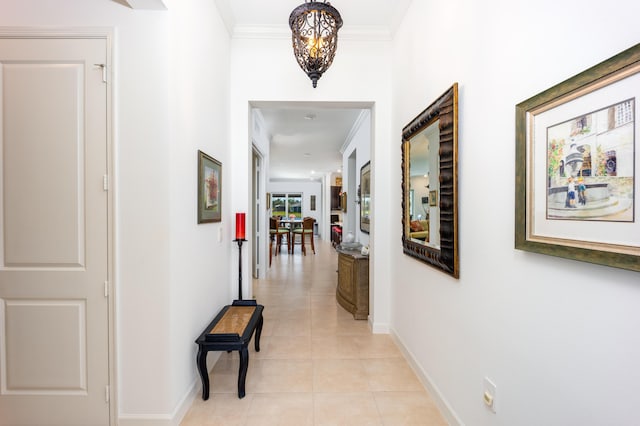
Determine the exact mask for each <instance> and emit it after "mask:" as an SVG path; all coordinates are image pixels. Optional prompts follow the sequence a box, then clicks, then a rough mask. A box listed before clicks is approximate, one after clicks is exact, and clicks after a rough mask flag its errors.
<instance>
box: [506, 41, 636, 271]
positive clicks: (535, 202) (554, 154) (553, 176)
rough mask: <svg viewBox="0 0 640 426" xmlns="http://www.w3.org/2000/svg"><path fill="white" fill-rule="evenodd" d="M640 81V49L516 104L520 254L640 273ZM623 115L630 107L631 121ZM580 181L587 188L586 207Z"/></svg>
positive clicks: (611, 59) (516, 207)
mask: <svg viewBox="0 0 640 426" xmlns="http://www.w3.org/2000/svg"><path fill="white" fill-rule="evenodd" d="M639 83H640V44H637V45H635V46H633V47H631V48H629V49H627V50H625V51H624V52H621V53H619V54H617V55H615V56H614V57H612V58H610V59H607V60H606V61H604V62H601V63H599V64H598V65H595V66H593V67H591V68H589V69H587V70H586V71H584V72H582V73H580V74H578V75H576V76H574V77H571V78H569V79H568V80H566V81H563V82H562V83H559V84H557V85H555V86H553V87H551V88H549V89H547V90H545V91H543V92H541V93H539V94H537V95H535V96H533V97H531V98H529V99H527V100H525V101H523V102H521V103H519V104H518V105H516V123H515V124H516V164H515V166H516V167H515V170H516V176H515V200H516V202H515V248H516V249H519V250H524V251H529V252H534V253H540V254H545V255H551V256H558V257H563V258H567V259H572V260H578V261H583V262H589V263H594V264H600V265H606V266H610V267H615V268H622V269H629V270H633V271H640V217H638V215H639V211H640V209H639V208H638V204H637V203H638V199H640V197H639V196H638V193H639V185H638V182H637V180H638V165H639V164H640V160H639V157H640V149H639V147H638V143H637V142H636V140H635V139H636V137H635V135H638V134H640V133H639V132H638V130H639V129H638V124H639V120H637V119H635V117H636V115H637V114H636V113H635V110H636V108H637V105H638V103H637V99H640V84H639ZM622 107H624V108H622ZM623 109H627V110H628V109H631V111H630V112H629V111H627V114H626V116H627V118H626V119H625V118H619V112H620V111H621V110H623ZM563 125H564V126H565V128H566V130H565V131H564V133H562V132H558V129H561V128H562V126H563ZM622 126H627V127H628V126H631V127H630V128H629V127H628V128H622ZM596 130H597V131H596ZM614 130H615V131H616V132H617V134H616V135H615V137H613V135H612V136H611V137H609V138H608V139H609V140H607V139H606V138H607V135H606V132H612V131H614ZM558 133H560V134H561V135H566V136H554V135H556V134H558ZM603 134H604V136H603ZM596 138H600V139H596ZM598 140H599V141H601V142H598ZM612 141H615V143H617V144H618V145H613V148H612V143H613V142H612ZM598 144H602V145H604V148H603V147H601V146H600V145H598ZM607 144H608V145H607ZM616 146H618V147H622V148H621V149H620V151H621V152H620V154H622V155H618V158H617V161H618V166H619V167H618V169H617V171H616V169H615V167H616V162H615V161H616V156H615V152H616V151H615V149H614V148H615V147H616ZM559 147H560V148H559ZM612 152H613V157H612V158H613V161H614V162H613V164H610V163H609V162H610V160H611V153H612ZM572 156H573V157H572ZM607 156H609V157H607ZM570 162H573V164H571V167H569V163H570ZM623 162H624V164H623ZM601 163H603V164H602V167H604V168H602V167H600V165H601ZM585 165H588V167H586V166H585ZM610 167H613V172H612V170H611V169H610ZM578 182H580V183H581V185H580V186H582V185H584V184H586V198H585V199H586V200H587V201H586V202H584V199H582V197H580V201H581V202H583V203H582V204H583V205H577V203H576V201H577V198H578V195H576V192H582V191H584V186H582V188H579V187H577V186H578ZM582 182H584V184H583V183H582ZM590 185H591V189H592V192H591V194H592V195H593V196H592V195H590V194H589V189H590V188H589V186H590ZM616 185H617V186H624V189H625V190H624V191H620V190H618V189H617V188H615V186H616ZM596 187H597V188H596ZM610 187H613V189H611V188H610ZM596 189H597V190H598V191H600V193H601V194H599V193H597V192H596ZM554 197H555V198H556V199H559V202H558V201H554ZM603 197H604V200H605V201H606V202H608V201H609V200H608V199H607V198H606V197H609V198H612V197H617V199H615V200H611V202H609V205H611V206H613V207H612V208H611V210H610V211H607V210H604V208H601V207H602V206H605V203H604V202H603V201H602V199H603ZM565 198H566V202H565V201H564V200H565ZM596 200H597V201H598V203H601V204H602V206H601V205H599V204H597V203H596ZM563 204H564V205H563ZM590 204H591V205H590ZM596 209H600V211H596V212H594V211H595V210H596ZM616 209H617V210H616ZM588 210H592V211H590V212H589V211H588Z"/></svg>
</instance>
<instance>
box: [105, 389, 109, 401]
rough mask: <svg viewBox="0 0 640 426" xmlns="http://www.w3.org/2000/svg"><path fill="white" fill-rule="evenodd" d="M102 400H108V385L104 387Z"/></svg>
mask: <svg viewBox="0 0 640 426" xmlns="http://www.w3.org/2000/svg"><path fill="white" fill-rule="evenodd" d="M104 401H105V402H109V385H107V386H105V387H104Z"/></svg>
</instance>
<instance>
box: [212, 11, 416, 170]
mask: <svg viewBox="0 0 640 426" xmlns="http://www.w3.org/2000/svg"><path fill="white" fill-rule="evenodd" d="M411 1H412V0H334V1H333V2H332V6H333V7H335V8H336V9H337V10H338V11H339V12H340V15H341V16H342V19H343V21H344V24H343V27H342V28H341V29H340V33H339V35H340V36H341V37H343V38H351V37H353V38H356V37H358V38H362V37H365V38H367V37H369V38H371V36H374V37H376V38H383V39H390V38H391V37H392V35H393V33H394V32H395V30H396V28H397V26H398V24H399V23H400V21H401V19H402V16H403V15H404V13H405V11H406V9H407V7H408V6H409V4H410V3H411ZM303 2H304V1H303V0H271V1H269V2H265V1H258V0H215V3H216V6H217V7H218V10H219V11H220V14H221V16H222V18H223V20H224V22H225V25H226V26H227V29H228V30H229V33H230V34H231V36H232V37H235V36H242V35H243V34H253V35H255V34H260V33H265V34H270V35H273V34H280V35H282V36H286V35H288V36H290V32H289V14H290V13H291V11H292V10H293V9H294V8H295V7H297V6H298V5H300V4H302V3H303ZM292 54H293V53H292ZM338 54H340V53H339V50H338ZM300 72H302V71H300ZM309 84H311V82H309ZM257 109H258V110H259V112H260V113H261V114H262V117H263V119H264V126H265V128H266V133H267V134H269V135H270V136H271V143H270V154H269V177H270V179H271V180H301V179H320V178H321V177H322V176H323V175H325V174H328V173H333V172H338V171H339V168H340V167H341V165H342V154H341V153H340V149H341V148H342V147H343V145H345V142H348V140H349V137H350V136H351V132H352V131H353V130H354V126H356V125H357V123H358V120H359V117H360V116H361V114H362V112H363V110H362V109H361V107H349V108H345V107H344V106H340V105H333V106H327V105H325V104H320V103H317V104H316V103H312V102H309V103H305V105H299V104H298V105H296V104H273V106H270V105H267V106H260V107H258V108H257Z"/></svg>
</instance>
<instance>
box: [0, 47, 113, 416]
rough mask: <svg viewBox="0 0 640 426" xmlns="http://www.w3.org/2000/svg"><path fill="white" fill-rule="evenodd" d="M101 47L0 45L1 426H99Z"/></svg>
mask: <svg viewBox="0 0 640 426" xmlns="http://www.w3.org/2000/svg"><path fill="white" fill-rule="evenodd" d="M106 57H107V43H106V39H100V38H97V39H61V38H56V39H44V38H41V39H38V38H25V39H18V38H0V97H1V102H0V109H1V111H0V112H1V114H0V148H1V149H0V153H1V160H0V166H1V167H2V173H1V174H0V234H1V235H0V343H1V346H0V425H26V424H31V425H33V424H47V425H57V424H60V425H63V424H64V425H108V424H109V403H108V402H107V398H106V395H105V394H106V389H107V386H108V384H109V362H108V361H109V346H108V344H109V316H108V299H107V297H106V296H105V291H104V288H105V282H107V280H108V279H109V277H108V229H107V224H108V221H107V218H108V205H107V201H108V197H107V192H106V191H105V189H104V187H103V177H104V176H105V175H106V174H107V147H108V145H107V126H106V123H107V85H106V84H105V83H104V82H103V73H102V69H101V68H100V67H96V66H95V64H106Z"/></svg>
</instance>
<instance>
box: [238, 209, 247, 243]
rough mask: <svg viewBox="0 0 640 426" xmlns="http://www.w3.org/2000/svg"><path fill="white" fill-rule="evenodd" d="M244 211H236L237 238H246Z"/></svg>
mask: <svg viewBox="0 0 640 426" xmlns="http://www.w3.org/2000/svg"><path fill="white" fill-rule="evenodd" d="M244 215H245V214H244V213H236V240H244Z"/></svg>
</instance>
